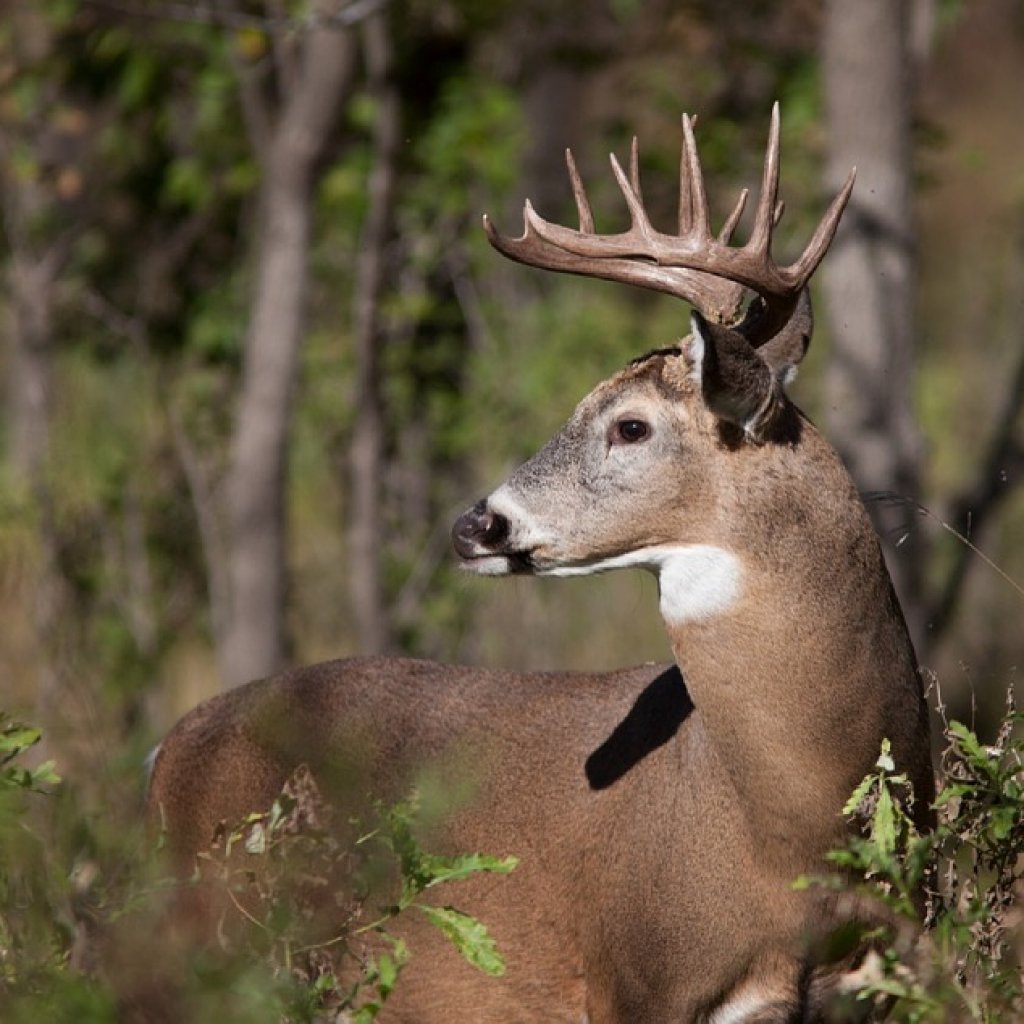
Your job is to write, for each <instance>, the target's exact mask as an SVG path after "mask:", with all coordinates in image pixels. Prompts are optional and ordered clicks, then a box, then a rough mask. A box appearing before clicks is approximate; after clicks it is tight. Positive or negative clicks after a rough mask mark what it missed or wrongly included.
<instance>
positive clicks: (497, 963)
mask: <svg viewBox="0 0 1024 1024" xmlns="http://www.w3.org/2000/svg"><path fill="white" fill-rule="evenodd" d="M416 905H417V907H419V909H420V910H422V911H423V913H424V914H426V916H427V919H428V920H429V921H430V922H431V924H433V925H435V926H436V927H437V928H440V929H441V931H442V932H444V934H445V935H447V936H448V938H449V939H451V941H452V943H453V944H454V945H455V948H456V949H457V950H458V951H459V952H460V953H461V954H462V955H463V956H464V957H465V958H466V960H467V961H468V962H469V963H471V964H472V965H473V966H474V967H477V968H479V969H480V970H481V971H483V972H484V973H485V974H489V975H491V976H492V977H499V976H501V975H502V974H504V973H505V961H504V959H503V958H502V956H501V954H500V953H499V952H498V947H497V946H496V945H495V943H494V939H492V938H491V936H490V935H489V934H488V932H487V929H486V927H485V926H484V925H483V923H482V922H481V921H478V920H477V919H476V918H475V917H471V916H470V915H469V914H464V913H462V911H461V910H456V909H455V908H454V907H432V906H428V905H426V904H422V903H418V904H416Z"/></svg>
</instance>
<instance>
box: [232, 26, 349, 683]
mask: <svg viewBox="0 0 1024 1024" xmlns="http://www.w3.org/2000/svg"><path fill="white" fill-rule="evenodd" d="M307 31H308V35H307V37H306V39H305V40H304V45H303V47H302V52H301V55H300V58H299V60H300V64H299V66H298V67H297V68H296V71H295V81H294V85H293V87H292V88H291V90H290V92H288V94H287V95H286V97H285V99H284V102H283V106H282V108H281V110H280V112H279V115H278V117H277V118H276V123H274V124H273V128H272V132H273V134H272V138H271V139H270V140H269V145H264V144H256V145H255V149H256V152H257V153H259V154H261V155H262V157H263V159H262V170H263V179H262V183H261V187H260V195H259V230H258V237H257V252H256V259H255V273H254V285H253V298H252V318H251V320H250V324H249V330H248V333H247V336H246V339H245V352H244V365H243V372H242V388H241V396H240V400H239V406H238V415H237V422H236V428H235V434H234V438H233V443H232V451H231V464H230V468H229V471H228V480H227V492H228V493H227V500H228V516H227V521H228V577H229V581H230V582H229V588H230V614H229V616H228V623H227V628H226V632H225V635H224V636H223V638H222V639H221V642H220V644H219V652H218V653H219V660H220V667H221V673H222V677H223V681H224V683H225V684H226V685H227V686H236V685H238V684H240V683H243V682H245V681H247V680H249V679H252V678H256V677H259V676H264V675H267V674H269V673H271V672H273V671H275V670H277V669H279V668H280V667H281V666H282V664H283V663H284V661H285V656H286V643H285V626H284V608H285V591H286V548H287V544H286V531H285V485H286V478H287V446H288V436H289V427H290V422H291V414H292V404H293V395H294V390H295V384H296V378H297V371H298V365H299V351H300V346H301V342H302V337H303V332H304V329H305V314H306V298H307V290H308V259H309V246H310V239H311V235H312V217H313V203H314V195H315V187H316V181H317V164H318V162H319V160H320V158H321V156H322V154H323V151H324V148H325V145H326V143H327V141H328V139H329V136H330V132H331V130H332V128H333V126H334V123H335V121H336V119H337V116H338V113H339V111H340V110H341V108H342V106H343V102H344V100H345V98H346V93H347V85H348V83H349V81H350V79H351V76H352V72H353V66H354V57H355V53H354V45H353V40H352V38H351V34H350V33H349V32H347V31H344V30H342V29H341V28H339V27H337V26H330V25H327V24H325V23H324V22H322V21H321V22H317V23H316V24H314V25H313V26H312V27H310V28H309V29H308V30H307ZM264 141H265V140H264ZM257 143H258V140H257Z"/></svg>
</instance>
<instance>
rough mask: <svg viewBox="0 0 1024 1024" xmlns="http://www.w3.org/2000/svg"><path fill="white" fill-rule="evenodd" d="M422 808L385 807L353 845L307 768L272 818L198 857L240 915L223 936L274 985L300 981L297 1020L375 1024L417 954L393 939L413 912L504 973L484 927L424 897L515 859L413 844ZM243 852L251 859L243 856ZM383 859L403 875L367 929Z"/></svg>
mask: <svg viewBox="0 0 1024 1024" xmlns="http://www.w3.org/2000/svg"><path fill="white" fill-rule="evenodd" d="M417 809H418V808H417V800H416V798H415V797H413V798H411V799H409V800H406V801H402V802H400V803H398V804H395V805H393V806H389V807H385V806H384V805H382V804H378V805H377V806H376V815H377V818H378V823H377V825H376V827H374V828H373V829H371V830H370V831H368V832H366V833H364V834H363V835H361V836H359V837H358V838H357V840H356V841H355V843H354V844H350V843H346V842H344V840H343V839H341V838H339V837H340V836H341V835H342V834H343V830H342V829H339V828H338V827H337V826H338V822H337V820H336V812H335V811H334V810H333V809H332V808H331V806H330V805H329V804H327V803H326V802H325V801H324V800H323V799H322V797H321V796H320V793H319V790H318V788H317V785H316V782H315V781H314V779H313V777H312V775H311V774H310V772H309V770H308V769H307V768H305V767H300V768H299V769H297V770H296V772H295V773H294V774H293V775H292V777H291V778H290V779H289V780H288V782H287V783H286V785H285V787H284V789H283V791H282V793H281V796H280V797H279V798H278V799H277V800H275V802H274V804H273V806H272V807H271V809H270V810H269V811H267V812H265V813H259V814H250V815H248V816H247V817H246V819H245V820H244V821H243V822H241V823H239V824H238V825H237V826H235V827H231V828H229V827H227V826H223V827H222V828H221V829H220V830H219V831H218V834H217V836H216V837H215V839H214V842H213V844H212V846H211V848H210V850H209V851H206V852H205V853H204V854H202V855H201V857H202V861H203V862H204V864H205V866H206V868H207V872H208V874H212V876H213V877H214V879H215V880H216V881H217V883H218V884H219V887H220V888H222V889H223V891H224V892H225V893H226V895H227V897H228V900H229V905H230V907H231V908H232V909H233V911H234V915H235V918H236V919H235V921H234V922H230V921H224V922H222V927H221V929H220V931H221V934H222V935H235V934H242V935H243V936H244V937H243V938H242V939H241V942H242V943H244V944H245V947H246V948H247V949H248V950H250V951H251V952H252V953H254V954H255V955H256V956H257V957H258V958H259V959H260V960H261V961H263V962H265V963H266V964H267V965H268V966H269V967H270V969H271V971H272V972H273V974H274V975H275V976H278V977H284V978H291V979H293V980H294V982H295V985H294V987H293V989H292V991H291V993H290V995H289V996H288V998H287V1000H286V1002H287V1014H288V1017H289V1019H295V1020H311V1019H312V1015H315V1014H317V1013H322V1012H324V1011H325V1010H326V1011H329V1012H331V1013H333V1014H342V1013H343V1014H345V1016H344V1018H343V1019H345V1020H346V1021H352V1022H353V1024H365V1022H368V1021H371V1020H373V1019H374V1018H375V1017H376V1016H377V1014H378V1013H379V1012H380V1010H381V1008H382V1006H383V1005H384V1003H385V1002H386V1000H387V999H388V997H389V996H390V995H391V993H392V992H393V991H394V988H395V985H396V984H397V982H398V980H399V976H400V974H401V971H402V969H403V968H404V967H405V965H406V963H407V962H408V960H409V957H410V955H411V954H412V952H413V951H412V950H410V948H409V947H408V945H407V943H406V942H405V940H404V939H402V938H401V937H399V936H397V935H395V934H393V933H392V931H391V930H390V928H391V926H392V924H393V922H395V920H396V919H397V918H398V917H399V916H400V915H403V914H406V913H408V912H413V911H415V912H417V913H420V914H423V915H424V916H425V917H426V918H427V920H429V921H430V923H431V924H433V925H434V926H435V927H437V928H438V929H440V930H441V932H442V933H443V934H444V935H445V936H446V937H447V938H448V939H449V940H450V941H451V942H452V943H453V945H454V946H455V948H456V949H457V950H458V951H459V952H460V953H461V954H462V956H464V957H465V958H466V960H467V961H468V962H469V963H471V964H472V965H473V966H475V967H477V968H478V969H480V970H482V971H484V972H485V973H487V974H490V975H492V976H497V975H500V974H502V973H504V970H505V963H504V960H503V959H502V957H501V954H500V953H499V951H498V949H497V947H496V946H495V943H494V940H493V939H492V938H491V937H490V935H489V934H488V932H487V929H486V927H485V926H484V924H483V923H482V922H481V921H479V920H477V919H476V918H474V917H472V916H471V915H469V914H466V913H465V912H463V911H461V910H459V909H457V908H456V907H454V906H452V905H450V904H444V905H437V904H435V903H432V902H427V901H426V899H425V898H424V896H425V894H426V893H427V892H428V891H430V890H435V889H436V888H437V887H439V886H446V885H448V884H450V883H454V882H458V881H461V880H463V879H466V878H469V877H471V876H473V875H476V874H478V873H480V872H492V873H497V874H507V873H508V872H510V871H512V870H513V869H514V868H515V866H516V859H515V858H514V857H505V858H497V857H492V856H488V855H485V854H480V853H472V854H462V855H457V856H451V857H448V856H441V855H438V854H434V853H429V852H427V851H426V850H425V849H423V847H422V846H421V845H420V842H419V840H418V839H417V837H416V835H415V824H416V816H417ZM240 850H244V853H245V856H243V857H239V856H238V853H239V851H240ZM381 853H384V854H385V855H386V856H387V858H388V859H389V860H390V861H392V862H393V866H394V867H395V869H396V870H397V876H398V878H397V897H396V899H395V900H394V902H393V903H390V904H388V905H387V906H385V907H383V908H381V909H380V912H379V914H378V915H377V916H376V917H375V918H374V919H373V920H371V921H370V922H369V923H360V922H361V921H362V918H363V916H364V913H365V909H366V903H367V900H368V892H369V891H370V883H369V882H368V881H367V879H368V877H369V876H370V875H379V874H380V873H381V864H380V855H381ZM353 879H355V881H356V884H355V887H354V888H355V894H354V895H352V896H347V895H346V896H339V894H341V893H349V892H351V891H352V890H353V885H352V880H353ZM239 919H240V920H239ZM240 921H244V922H245V923H246V924H247V925H248V927H247V928H244V929H243V930H242V932H241V933H239V932H238V929H237V928H234V927H232V925H233V924H234V925H237V924H239V923H240ZM370 936H372V937H373V938H374V939H375V941H374V943H373V951H372V952H367V951H364V950H363V949H362V948H361V947H362V944H363V942H364V941H365V939H366V938H369V937H370ZM353 966H354V968H355V969H354V970H353Z"/></svg>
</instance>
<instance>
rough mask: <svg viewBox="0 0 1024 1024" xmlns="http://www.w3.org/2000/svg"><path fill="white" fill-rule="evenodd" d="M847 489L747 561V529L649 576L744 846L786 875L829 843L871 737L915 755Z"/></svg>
mask: <svg viewBox="0 0 1024 1024" xmlns="http://www.w3.org/2000/svg"><path fill="white" fill-rule="evenodd" d="M843 479H845V474H844V477H843ZM840 482H842V481H840ZM849 491H850V502H849V504H848V506H846V507H844V506H843V503H836V504H835V505H834V506H826V509H827V512H826V514H825V515H823V516H819V517H818V521H814V520H813V519H808V518H807V517H798V521H797V522H791V523H787V522H786V521H785V520H780V521H778V522H777V523H776V524H775V525H774V527H773V528H772V529H770V530H764V531H762V536H761V543H760V544H758V545H756V546H755V548H754V549H753V550H756V552H757V553H756V554H754V553H752V548H751V546H750V545H749V543H748V542H749V539H750V538H751V537H756V536H757V534H758V531H757V529H756V528H754V527H752V526H751V525H750V524H749V523H748V524H747V526H746V528H745V529H744V530H742V531H737V532H736V534H735V535H734V539H735V541H736V544H735V546H734V547H732V546H730V544H729V543H726V544H724V545H722V546H718V545H707V546H701V547H700V548H688V549H686V555H685V556H684V557H681V558H675V559H671V558H670V559H666V561H665V563H664V564H663V565H662V566H661V567H660V571H659V578H660V591H661V610H662V615H663V618H664V620H665V624H666V627H667V629H668V633H669V637H670V639H671V643H672V648H673V652H674V654H675V658H676V661H677V663H678V665H679V667H680V669H681V670H682V672H683V675H684V678H685V679H686V684H687V688H688V690H689V692H690V696H691V697H692V699H693V702H694V705H695V707H696V709H697V712H698V714H699V715H700V718H701V721H702V724H703V727H704V730H705V733H706V736H707V739H708V741H709V742H710V743H711V745H712V746H713V748H714V749H715V752H716V754H717V755H718V761H719V762H720V764H721V765H722V768H723V771H724V772H725V773H726V774H727V775H728V777H729V779H730V781H731V783H732V785H733V787H734V789H735V791H736V793H737V796H738V798H739V800H740V801H741V803H743V804H744V805H745V811H746V813H745V820H746V821H747V822H749V824H750V827H751V830H752V837H753V838H754V839H755V840H756V842H757V843H758V844H759V845H763V847H764V849H765V850H766V851H767V850H770V851H773V852H774V853H775V854H778V855H781V856H782V857H783V859H784V861H785V863H787V864H788V863H791V862H792V860H793V858H794V857H795V858H797V859H799V860H802V861H805V862H806V861H807V859H808V857H811V858H812V859H816V858H817V856H819V855H820V854H821V853H823V852H824V851H825V850H827V849H828V848H830V847H831V846H833V845H835V841H836V839H837V837H838V835H839V834H840V833H841V831H842V828H843V821H842V817H841V813H840V811H841V808H842V806H843V804H844V802H845V801H846V799H847V797H848V796H849V794H850V792H851V791H852V789H853V788H854V786H855V785H856V784H857V783H858V782H859V781H860V779H861V778H862V777H863V776H864V775H865V774H866V773H867V772H868V771H869V770H870V768H871V766H872V764H873V763H874V761H875V759H876V758H877V756H878V752H879V746H880V743H881V740H882V738H883V737H888V738H890V739H891V740H892V741H893V742H894V745H895V746H897V747H898V748H900V749H901V750H902V751H903V752H904V753H905V755H906V758H907V759H908V760H910V761H914V760H915V759H916V758H918V755H919V751H918V749H917V744H918V739H917V738H916V737H915V735H914V730H920V728H921V721H920V714H919V712H920V706H921V695H920V684H919V681H918V679H917V672H916V663H915V660H914V655H913V650H912V648H911V645H910V641H909V639H908V637H907V633H906V629H905V626H904V624H903V620H902V616H901V614H900V612H899V608H898V605H897V604H896V602H895V598H894V597H893V594H892V588H891V585H890V583H889V579H888V576H887V575H886V572H885V568H884V564H883V562H882V558H881V552H880V550H879V548H878V543H877V540H876V538H875V535H874V532H873V530H872V528H871V526H870V524H869V522H868V520H867V516H866V514H865V513H864V511H863V509H862V508H861V506H860V504H859V502H858V501H857V500H856V498H855V497H854V496H853V494H852V487H850V488H849ZM808 507H810V508H817V507H821V503H820V502H818V503H817V504H816V505H815V504H814V503H812V504H811V505H809V506H808ZM770 518H771V517H768V519H769V522H768V523H767V524H766V525H768V526H771V525H772V524H771V523H770ZM741 537H742V538H743V543H744V544H745V547H744V548H741V547H740V546H739V545H740V538H741ZM900 729H905V734H902V735H901V734H900V733H899V730H900ZM925 729H926V726H925ZM894 733H895V734H894Z"/></svg>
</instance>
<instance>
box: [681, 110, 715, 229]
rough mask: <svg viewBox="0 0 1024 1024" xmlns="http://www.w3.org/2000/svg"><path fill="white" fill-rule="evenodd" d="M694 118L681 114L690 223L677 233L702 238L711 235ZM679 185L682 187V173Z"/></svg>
mask: <svg viewBox="0 0 1024 1024" xmlns="http://www.w3.org/2000/svg"><path fill="white" fill-rule="evenodd" d="M694 120H695V119H693V118H689V117H687V116H686V115H685V114H684V115H683V153H684V159H685V162H686V183H687V186H688V194H689V195H688V206H689V210H690V223H689V225H688V227H687V229H686V230H685V231H683V230H682V229H681V228H680V232H679V234H680V235H684V236H690V237H695V238H697V239H700V240H704V239H707V238H710V236H711V225H710V220H709V217H708V197H707V193H706V192H705V191H704V172H703V171H702V170H701V168H700V157H699V156H698V154H697V141H696V139H695V138H694V137H693V125H694ZM679 187H680V189H682V175H680V186H679ZM680 205H681V204H680Z"/></svg>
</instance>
